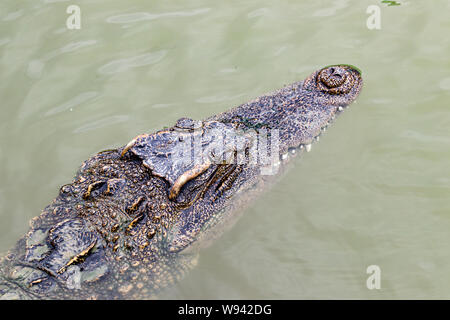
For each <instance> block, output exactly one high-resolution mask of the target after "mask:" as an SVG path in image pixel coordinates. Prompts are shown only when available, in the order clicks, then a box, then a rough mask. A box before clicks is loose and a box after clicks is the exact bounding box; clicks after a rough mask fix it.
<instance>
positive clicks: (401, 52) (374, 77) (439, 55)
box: [0, 0, 450, 299]
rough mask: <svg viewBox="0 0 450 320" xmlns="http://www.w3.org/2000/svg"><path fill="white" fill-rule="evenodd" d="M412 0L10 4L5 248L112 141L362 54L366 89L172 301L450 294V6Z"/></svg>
mask: <svg viewBox="0 0 450 320" xmlns="http://www.w3.org/2000/svg"><path fill="white" fill-rule="evenodd" d="M400 3H401V5H400V6H388V5H387V4H383V3H381V2H380V1H371V0H370V1H369V0H367V1H358V2H352V1H347V0H342V1H332V0H329V1H288V0H286V1H277V2H273V1H267V0H263V1H245V2H243V1H231V2H226V3H224V2H214V3H213V2H211V1H205V0H195V1H191V2H189V3H186V2H184V1H172V2H170V3H168V2H166V1H152V2H149V1H142V0H132V1H127V2H121V3H119V2H118V1H116V2H114V3H112V2H111V1H106V0H95V1H87V0H80V1H77V4H78V5H79V6H80V8H81V12H82V27H81V29H80V30H68V29H67V28H66V27H65V22H66V18H67V14H66V8H67V6H68V5H69V4H72V1H60V0H40V1H21V2H18V1H15V0H3V1H2V2H1V4H0V24H1V27H0V97H1V101H2V117H0V141H1V143H0V215H1V219H2V224H1V226H0V231H1V232H0V250H1V251H3V252H4V251H6V250H7V249H8V248H10V247H11V246H12V245H13V244H14V243H15V241H16V240H17V239H18V238H19V237H20V236H21V235H23V234H24V233H25V232H26V230H27V229H28V221H29V220H30V218H32V217H34V216H36V215H38V214H39V212H40V210H41V209H42V208H43V207H44V206H45V205H47V204H48V203H49V202H50V201H51V200H52V199H53V197H54V196H55V195H56V193H57V190H58V188H59V186H60V185H63V184H65V183H67V182H69V181H70V180H71V178H72V176H73V175H74V173H75V171H76V170H77V168H78V166H79V165H80V164H81V162H82V161H83V160H85V159H86V158H88V157H89V156H90V155H92V154H94V153H95V152H98V151H100V150H104V149H108V148H111V147H117V146H121V145H124V144H125V143H127V142H128V141H129V140H130V138H132V137H134V136H136V135H137V134H140V133H143V132H149V131H153V130H155V129H160V128H162V127H164V126H168V125H171V124H173V123H174V122H175V120H176V119H177V118H179V117H183V116H186V117H192V118H198V119H201V118H205V117H207V116H210V115H212V114H214V113H218V112H221V111H224V110H226V109H227V108H229V107H232V106H235V105H238V104H240V103H243V102H246V101H247V100H250V99H252V98H254V97H256V96H258V95H261V94H263V93H266V92H268V91H271V90H274V89H277V88H280V87H282V86H283V85H285V84H288V83H291V82H294V81H298V80H300V79H303V78H304V77H306V76H307V75H309V74H310V72H311V71H313V70H315V69H317V68H320V67H322V66H325V65H330V64H335V63H350V64H353V65H356V66H358V67H359V68H361V69H362V70H363V77H364V80H365V88H364V90H363V92H362V94H361V96H360V98H359V99H358V102H357V103H356V104H354V105H352V106H351V108H350V109H349V110H348V111H347V112H345V113H344V114H343V115H342V116H341V117H340V118H339V119H338V120H337V121H336V123H335V124H334V125H333V126H332V127H331V128H330V129H329V130H328V131H327V133H326V134H325V135H324V137H323V138H321V140H320V143H317V144H315V145H314V146H313V150H312V152H311V153H308V154H307V155H305V156H304V157H302V159H298V160H297V163H296V165H295V166H294V168H293V169H292V170H291V171H290V172H289V174H288V175H286V176H285V177H284V178H283V179H281V181H280V182H279V183H278V184H277V185H276V186H275V187H274V188H273V189H272V190H270V191H269V192H267V193H266V194H265V195H264V196H262V197H260V198H259V199H258V201H257V202H256V203H255V204H254V205H253V206H251V207H250V208H249V209H247V210H246V212H245V214H244V215H243V216H242V218H241V220H240V221H239V222H238V223H237V224H236V226H235V227H234V228H233V229H232V230H231V231H229V232H228V233H226V234H225V235H224V236H223V237H222V238H221V239H220V240H219V241H217V242H216V243H215V244H214V245H212V246H211V247H209V248H207V249H205V250H204V251H203V252H202V253H201V255H200V259H199V264H198V266H197V267H196V268H195V269H194V270H193V271H192V272H191V273H190V274H189V276H187V277H186V278H185V279H184V280H183V281H182V282H181V283H179V285H177V286H176V287H174V288H171V289H169V290H166V291H165V292H163V293H162V295H161V296H162V297H163V298H298V299H303V298H311V299H315V298H370V299H378V298H449V297H450V296H449V292H450V290H449V285H448V284H449V283H450V275H449V273H448V266H449V264H450V257H449V255H448V252H449V249H450V248H449V246H450V245H449V244H450V233H449V230H450V228H449V227H450V215H449V213H450V201H449V194H450V177H449V176H448V159H449V158H450V151H449V150H450V139H448V137H449V135H450V129H449V128H450V113H449V112H448V100H449V97H450V62H449V60H448V52H450V50H449V49H450V39H449V38H448V37H446V36H445V35H446V34H448V31H449V28H450V23H449V20H448V15H447V11H448V8H449V7H450V3H449V2H448V1H444V0H439V1H433V2H427V3H425V2H417V1H416V2H412V1H401V2H400ZM373 4H377V5H379V6H380V12H381V29H380V30H368V29H367V27H366V19H367V17H368V14H367V13H366V9H367V7H368V6H369V5H373ZM369 265H378V266H380V268H381V274H382V278H381V289H380V290H368V289H367V287H366V279H367V277H368V274H366V269H367V267H368V266H369Z"/></svg>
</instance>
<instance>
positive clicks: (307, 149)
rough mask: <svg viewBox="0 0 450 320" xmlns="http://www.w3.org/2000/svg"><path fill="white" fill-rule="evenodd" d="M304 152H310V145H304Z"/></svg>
mask: <svg viewBox="0 0 450 320" xmlns="http://www.w3.org/2000/svg"><path fill="white" fill-rule="evenodd" d="M305 150H306V152H310V151H311V143H310V144H307V145H305Z"/></svg>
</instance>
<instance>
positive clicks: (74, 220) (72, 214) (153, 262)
mask: <svg viewBox="0 0 450 320" xmlns="http://www.w3.org/2000/svg"><path fill="white" fill-rule="evenodd" d="M361 88H362V78H361V75H360V72H359V71H357V70H356V69H355V68H354V67H351V66H347V65H336V66H329V67H326V68H323V69H321V70H319V71H316V72H314V73H313V74H312V75H311V76H309V77H308V78H307V79H306V80H304V81H302V82H297V83H294V84H292V85H289V86H287V87H285V88H283V89H281V90H279V91H276V92H274V93H272V94H269V95H265V96H261V97H259V98H257V99H255V100H253V101H251V102H248V103H246V104H243V105H241V106H238V107H236V108H234V109H231V110H230V111H227V112H224V113H221V114H219V115H215V116H212V117H210V118H208V119H205V120H204V121H194V120H191V119H185V118H183V119H180V120H178V122H177V123H176V125H175V126H173V127H171V128H169V129H166V130H161V131H158V132H156V133H154V134H144V135H140V136H138V137H136V138H135V139H133V140H132V141H131V142H130V143H129V144H128V145H127V146H125V147H122V148H118V149H115V150H109V151H104V152H101V153H99V154H97V155H95V156H93V157H92V158H90V159H88V160H86V161H85V162H84V163H83V164H82V166H81V168H80V169H79V171H78V173H77V175H76V176H75V178H74V180H73V181H72V183H70V184H68V185H65V186H63V187H61V189H60V192H59V195H58V196H57V197H56V199H55V200H54V201H53V202H52V203H51V204H50V205H49V206H47V207H46V208H45V209H44V210H43V212H42V213H41V214H40V215H39V216H38V217H36V218H34V219H33V220H32V221H31V223H30V224H31V226H30V230H29V232H28V233H27V234H26V235H25V236H24V237H22V238H21V239H20V240H19V241H18V242H17V244H16V246H15V247H14V248H13V249H12V250H10V251H9V253H8V254H7V255H6V256H5V257H4V258H2V259H1V261H0V297H1V298H3V299H147V298H152V297H154V296H155V295H156V294H157V293H158V291H159V290H160V289H161V288H164V287H166V286H168V285H170V284H173V283H175V282H176V281H177V280H179V279H180V278H182V277H183V275H184V274H185V273H186V272H187V271H188V270H189V269H190V268H192V266H194V265H195V263H196V259H197V255H198V249H199V248H200V247H202V246H205V245H207V244H208V243H210V242H211V241H212V240H213V239H215V238H217V237H218V236H219V235H220V234H221V233H222V232H223V231H224V230H225V229H226V228H228V227H229V226H231V225H232V224H233V222H234V221H235V220H236V219H237V217H238V216H239V213H241V212H242V211H243V207H245V206H246V205H247V204H248V203H249V201H250V200H251V199H253V198H254V197H255V196H257V195H258V194H260V193H261V192H262V191H263V190H264V189H267V186H268V185H269V184H270V182H272V181H273V180H274V177H276V175H275V176H271V175H266V174H263V171H262V169H263V168H265V167H267V164H266V163H261V161H259V162H258V161H257V163H256V164H255V163H252V162H250V155H251V153H250V151H251V150H253V149H251V148H252V146H254V145H255V144H254V142H255V140H254V137H255V136H254V135H252V134H259V133H261V132H264V130H266V131H270V132H271V135H272V136H274V133H275V131H276V132H277V133H278V137H279V140H278V142H279V146H278V147H279V151H278V152H277V153H276V158H277V159H280V161H281V164H282V165H281V166H280V161H276V162H275V163H272V164H271V165H270V168H272V169H274V168H279V167H281V169H284V168H285V164H286V163H288V162H289V158H290V157H289V156H288V155H287V154H288V153H289V154H292V155H293V154H295V153H299V152H300V151H302V150H305V149H306V150H307V151H309V149H310V146H311V143H312V142H313V141H314V140H315V138H317V137H318V136H319V135H320V133H321V130H322V129H324V128H326V127H327V126H328V124H329V123H330V122H331V121H332V120H333V119H334V117H335V115H336V114H338V113H339V112H340V111H342V110H343V108H345V107H346V106H347V105H348V104H350V103H351V102H353V101H354V100H355V99H356V97H357V96H358V94H359V92H360V90H361ZM217 132H219V133H220V134H221V135H222V136H224V137H225V138H224V139H225V141H226V142H225V148H224V150H220V148H219V149H215V147H217V146H218V145H217V144H216V143H217V140H214V139H215V138H214V137H216V136H215V133H217ZM235 132H236V133H239V134H238V135H236V136H234V135H233V133H235ZM236 137H237V138H236ZM196 138H200V141H202V143H203V146H206V147H209V148H210V149H208V150H209V151H208V152H207V153H206V156H205V157H204V158H200V160H199V161H197V162H195V161H194V159H196V158H195V157H196V155H194V158H193V161H191V162H189V161H188V162H176V158H174V155H175V154H176V153H177V152H178V151H179V149H177V148H178V147H180V146H181V145H182V141H186V140H188V141H194V139H196ZM227 139H237V141H238V142H239V143H240V144H236V145H233V144H231V143H230V141H231V140H227ZM233 141H235V140H233ZM189 145H190V143H189ZM229 146H232V147H229ZM258 146H259V145H258ZM268 148H269V149H270V150H273V151H274V152H275V151H276V144H275V142H274V140H269V143H268ZM211 150H212V151H211ZM217 150H219V151H217ZM239 153H240V154H241V155H242V156H243V158H241V161H236V159H234V158H233V157H235V156H237V155H238V154H239ZM218 158H220V160H217V159H218ZM233 159H234V160H233ZM197 160H198V159H197ZM282 171H283V170H278V173H277V175H279V174H280V172H282Z"/></svg>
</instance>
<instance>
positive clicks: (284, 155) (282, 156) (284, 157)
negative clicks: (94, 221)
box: [280, 152, 288, 160]
mask: <svg viewBox="0 0 450 320" xmlns="http://www.w3.org/2000/svg"><path fill="white" fill-rule="evenodd" d="M287 157H288V153H287V152H286V153H284V154H282V155H281V157H280V158H281V160H286V159H287Z"/></svg>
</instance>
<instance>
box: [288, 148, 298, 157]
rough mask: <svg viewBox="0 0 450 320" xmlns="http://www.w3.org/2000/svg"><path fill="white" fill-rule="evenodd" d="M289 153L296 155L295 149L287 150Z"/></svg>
mask: <svg viewBox="0 0 450 320" xmlns="http://www.w3.org/2000/svg"><path fill="white" fill-rule="evenodd" d="M289 152H290V153H291V154H292V155H294V154H296V153H297V150H296V149H295V148H289Z"/></svg>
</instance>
